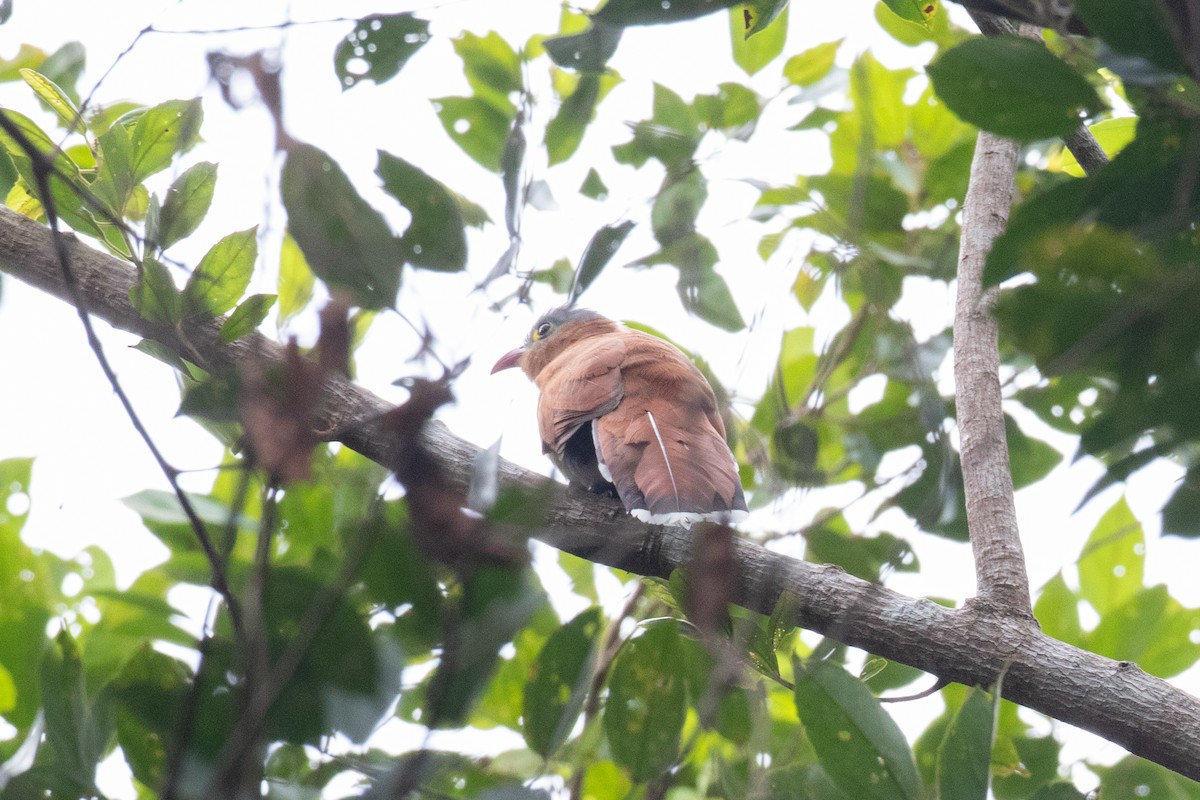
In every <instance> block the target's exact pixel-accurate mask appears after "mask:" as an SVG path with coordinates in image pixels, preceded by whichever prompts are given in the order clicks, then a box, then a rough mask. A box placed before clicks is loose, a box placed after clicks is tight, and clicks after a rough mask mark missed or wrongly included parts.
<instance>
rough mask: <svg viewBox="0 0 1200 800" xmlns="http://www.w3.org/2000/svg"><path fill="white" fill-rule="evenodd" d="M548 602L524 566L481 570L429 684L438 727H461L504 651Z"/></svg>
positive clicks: (471, 580)
mask: <svg viewBox="0 0 1200 800" xmlns="http://www.w3.org/2000/svg"><path fill="white" fill-rule="evenodd" d="M544 603H545V595H544V594H543V593H542V592H541V590H540V587H537V586H536V585H535V584H534V583H533V581H532V580H531V579H530V578H529V576H528V574H527V573H525V572H522V571H518V570H512V569H505V568H500V567H487V568H480V569H478V570H476V571H475V572H473V573H472V574H471V575H470V576H469V577H468V578H467V579H466V582H465V584H464V586H463V593H462V601H461V608H460V610H459V616H460V620H459V623H458V625H457V626H456V629H455V630H453V631H451V633H450V637H449V640H448V641H447V642H446V644H445V647H446V648H449V649H451V652H452V653H453V657H452V658H449V659H448V658H446V657H443V658H442V661H441V663H439V665H438V669H437V671H436V672H435V673H434V677H433V681H432V683H431V684H430V687H429V706H430V708H429V719H428V720H426V724H428V725H430V726H436V727H456V726H460V725H461V724H462V723H463V721H464V720H465V719H466V718H467V715H468V713H469V712H470V709H471V706H472V705H473V704H474V702H475V700H476V699H477V698H478V697H479V695H480V694H482V693H483V691H484V690H485V689H486V688H487V684H488V678H489V677H490V676H491V675H492V673H493V672H494V670H495V668H496V664H497V661H498V660H499V650H500V648H501V647H503V646H504V645H505V644H507V643H509V642H510V641H511V640H512V638H513V636H514V634H516V632H517V631H518V630H519V629H520V628H522V627H523V626H525V625H526V624H527V623H528V622H529V619H530V618H531V617H532V616H533V615H534V613H535V612H537V611H538V609H539V608H541V607H542V606H543V604H544Z"/></svg>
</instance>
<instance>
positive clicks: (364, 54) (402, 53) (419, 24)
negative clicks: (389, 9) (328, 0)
mask: <svg viewBox="0 0 1200 800" xmlns="http://www.w3.org/2000/svg"><path fill="white" fill-rule="evenodd" d="M428 41H429V22H428V21H426V20H423V19H421V18H420V17H417V16H414V15H413V14H411V13H407V12H406V13H403V14H371V15H369V16H366V17H363V18H362V19H360V20H359V21H358V22H356V23H355V24H354V30H352V31H350V33H348V34H346V38H345V39H343V40H342V41H341V42H340V43H338V46H337V49H336V50H334V51H333V71H334V72H335V73H337V76H338V80H340V81H341V82H342V89H343V90H346V89H349V88H351V87H353V86H356V85H358V82H359V81H374V82H375V83H383V82H384V81H389V80H391V79H392V78H394V77H396V75H397V74H399V72H400V70H401V69H403V67H404V65H405V64H406V63H407V62H408V59H410V58H412V56H413V54H414V53H416V52H417V51H418V50H420V49H421V47H422V46H423V45H424V44H425V43H426V42H428Z"/></svg>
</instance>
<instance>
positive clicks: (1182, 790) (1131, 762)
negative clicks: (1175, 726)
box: [1056, 756, 1200, 800]
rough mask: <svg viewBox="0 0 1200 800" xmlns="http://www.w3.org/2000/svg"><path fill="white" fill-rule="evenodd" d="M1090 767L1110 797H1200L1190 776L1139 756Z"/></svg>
mask: <svg viewBox="0 0 1200 800" xmlns="http://www.w3.org/2000/svg"><path fill="white" fill-rule="evenodd" d="M1089 769H1092V770H1093V771H1094V772H1095V773H1096V774H1097V775H1099V776H1100V786H1101V791H1103V792H1104V794H1106V795H1107V796H1108V797H1146V798H1151V800H1157V798H1160V797H1161V798H1169V799H1170V800H1195V798H1196V797H1197V796H1200V793H1198V792H1197V790H1196V784H1195V782H1194V781H1192V780H1191V779H1189V778H1185V777H1183V776H1182V775H1179V774H1178V773H1175V772H1172V771H1171V770H1169V769H1167V768H1166V767H1160V766H1159V765H1158V764H1154V763H1152V762H1150V761H1146V760H1144V759H1141V758H1138V757H1137V756H1125V758H1123V759H1121V760H1120V761H1118V762H1117V763H1116V764H1114V765H1113V766H1111V767H1102V766H1100V765H1098V764H1096V765H1091V766H1090V767H1089ZM1056 800H1057V799H1056Z"/></svg>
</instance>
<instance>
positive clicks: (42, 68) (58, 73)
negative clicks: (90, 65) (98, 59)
mask: <svg viewBox="0 0 1200 800" xmlns="http://www.w3.org/2000/svg"><path fill="white" fill-rule="evenodd" d="M85 61H86V54H85V52H84V49H83V45H82V44H80V43H79V42H67V43H66V44H64V45H63V46H62V47H60V48H58V49H57V50H55V51H54V52H53V53H51V54H50V55H49V56H47V57H46V60H45V61H42V62H41V63H40V64H38V65H37V70H38V72H40V73H42V74H43V75H45V76H46V77H47V78H49V79H50V80H52V81H54V83H56V84H57V85H58V86H59V87H60V88H61V89H62V90H63V91H64V92H65V93H66V95H67V96H68V97H70V98H71V100H73V101H74V103H75V105H76V106H78V105H79V92H78V90H77V89H76V88H75V83H76V81H78V80H79V76H80V75H82V74H83V67H84V63H85Z"/></svg>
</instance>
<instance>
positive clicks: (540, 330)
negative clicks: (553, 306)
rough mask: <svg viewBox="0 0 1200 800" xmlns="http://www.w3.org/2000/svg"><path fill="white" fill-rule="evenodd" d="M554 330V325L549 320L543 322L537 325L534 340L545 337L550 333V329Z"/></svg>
mask: <svg viewBox="0 0 1200 800" xmlns="http://www.w3.org/2000/svg"><path fill="white" fill-rule="evenodd" d="M552 330H554V325H553V324H552V323H549V322H543V323H542V324H541V325H538V326H537V330H535V331H534V332H533V340H534V341H535V342H536V341H538V340H539V339H545V338H546V337H547V336H549V335H550V331H552Z"/></svg>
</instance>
